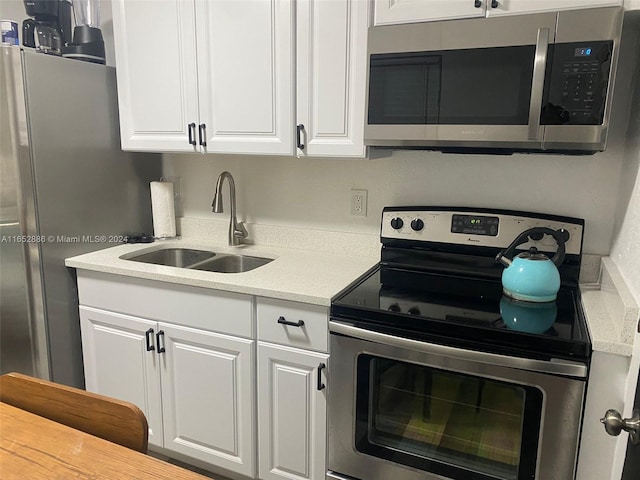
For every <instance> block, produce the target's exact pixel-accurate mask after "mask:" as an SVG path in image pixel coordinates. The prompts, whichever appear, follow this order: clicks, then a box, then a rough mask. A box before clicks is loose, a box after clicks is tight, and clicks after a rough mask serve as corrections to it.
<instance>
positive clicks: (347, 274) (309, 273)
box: [65, 239, 379, 306]
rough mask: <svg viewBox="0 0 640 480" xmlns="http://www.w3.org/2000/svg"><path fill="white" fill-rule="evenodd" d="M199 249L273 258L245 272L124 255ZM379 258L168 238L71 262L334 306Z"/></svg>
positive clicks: (68, 263) (105, 270)
mask: <svg viewBox="0 0 640 480" xmlns="http://www.w3.org/2000/svg"><path fill="white" fill-rule="evenodd" d="M171 247H180V248H193V249H200V250H213V251H215V252H217V253H221V254H222V253H233V254H242V255H251V256H257V257H267V258H273V259H274V260H273V261H272V262H270V263H268V264H266V265H263V266H261V267H258V268H256V269H254V270H251V271H248V272H243V273H216V272H207V271H200V270H190V269H186V268H177V267H168V266H163V265H154V264H150V263H142V262H136V261H132V260H125V259H122V258H121V257H122V256H125V257H128V256H131V255H135V254H142V253H147V252H151V251H154V250H159V249H162V248H171ZM378 260H379V257H378V256H375V257H373V256H353V255H349V256H346V255H338V254H334V253H326V252H319V251H308V250H296V249H290V248H282V247H271V246H257V245H241V246H239V247H228V246H226V245H221V244H216V243H210V242H204V241H201V240H186V239H185V240H165V241H161V242H155V243H152V244H131V245H118V246H115V247H111V248H107V249H104V250H98V251H95V252H91V253H87V254H84V255H78V256H76V257H71V258H68V259H66V261H65V265H66V266H67V267H73V268H77V269H84V270H91V271H94V272H103V273H110V274H116V275H124V276H128V277H136V278H142V279H147V280H156V281H161V282H170V283H176V284H181V285H191V286H194V287H204V288H211V289H216V290H224V291H228V292H236V293H246V294H249V295H257V296H263V297H270V298H278V299H283V300H291V301H297V302H303V303H309V304H314V305H323V306H330V305H331V299H332V298H333V297H334V296H335V295H336V294H338V293H339V292H340V291H341V290H343V289H344V288H345V287H346V286H348V285H349V284H350V283H351V282H353V281H354V280H355V279H357V278H358V277H359V276H360V275H362V274H363V273H365V272H366V271H367V270H369V269H370V268H372V267H373V266H374V265H376V264H377V263H378Z"/></svg>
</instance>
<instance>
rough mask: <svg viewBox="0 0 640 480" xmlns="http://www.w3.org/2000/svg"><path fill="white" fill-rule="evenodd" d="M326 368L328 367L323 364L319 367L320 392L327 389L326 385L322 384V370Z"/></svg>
mask: <svg viewBox="0 0 640 480" xmlns="http://www.w3.org/2000/svg"><path fill="white" fill-rule="evenodd" d="M326 367H327V365H326V364H324V363H321V364H320V365H318V391H320V390H324V389H325V387H326V385H325V384H324V383H322V370H323V369H324V368H326Z"/></svg>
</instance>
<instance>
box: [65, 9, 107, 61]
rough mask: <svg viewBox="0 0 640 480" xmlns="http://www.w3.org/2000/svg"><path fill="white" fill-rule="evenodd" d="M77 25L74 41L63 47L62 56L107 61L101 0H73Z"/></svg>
mask: <svg viewBox="0 0 640 480" xmlns="http://www.w3.org/2000/svg"><path fill="white" fill-rule="evenodd" d="M73 11H74V14H75V18H76V27H75V28H74V29H73V41H72V42H70V43H69V44H68V45H67V46H65V47H63V49H62V56H63V57H66V58H74V59H76V60H84V61H85V62H93V63H101V64H104V63H105V53H104V40H103V39H102V32H101V31H100V28H99V27H100V11H99V0H73Z"/></svg>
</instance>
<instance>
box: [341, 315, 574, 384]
mask: <svg viewBox="0 0 640 480" xmlns="http://www.w3.org/2000/svg"><path fill="white" fill-rule="evenodd" d="M329 331H331V332H332V333H338V334H340V335H346V336H348V337H353V338H357V339H360V340H368V341H370V342H375V343H381V344H384V345H389V346H392V347H398V348H406V349H409V350H415V351H418V352H423V353H428V354H433V355H440V356H443V357H449V358H456V359H458V360H464V361H470V362H476V363H486V364H489V365H498V366H502V367H508V368H516V369H518V370H527V371H531V372H541V373H550V374H554V375H564V376H567V377H577V378H586V376H587V366H586V365H584V364H582V363H579V362H572V361H569V360H562V359H556V358H552V359H551V360H549V361H546V360H535V359H530V358H520V357H512V356H509V355H499V354H496V353H488V352H478V351H476V350H464V349H461V348H455V347H449V346H446V345H437V344H434V343H428V342H421V341H418V340H411V339H409V338H402V337H396V336H394V335H388V334H386V333H379V332H374V331H371V330H366V329H364V328H359V327H354V326H353V325H348V324H345V323H341V322H336V321H335V320H331V321H330V322H329Z"/></svg>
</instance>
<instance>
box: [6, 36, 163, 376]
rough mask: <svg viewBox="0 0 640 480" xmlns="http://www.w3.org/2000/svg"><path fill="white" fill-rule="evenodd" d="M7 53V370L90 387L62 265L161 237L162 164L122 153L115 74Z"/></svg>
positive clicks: (72, 291) (67, 272)
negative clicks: (123, 239) (133, 236)
mask: <svg viewBox="0 0 640 480" xmlns="http://www.w3.org/2000/svg"><path fill="white" fill-rule="evenodd" d="M0 54H1V59H0V153H1V161H0V282H1V291H0V369H1V370H2V373H6V372H8V371H19V372H22V373H26V374H31V375H35V376H38V377H41V378H45V379H51V380H53V381H55V382H59V383H64V384H67V385H73V386H79V387H83V386H84V369H83V365H82V346H81V341H80V321H79V317H78V295H77V288H76V281H75V271H74V270H72V269H67V268H66V267H65V266H64V259H65V258H67V257H70V256H74V255H79V254H81V253H86V252H89V251H93V250H97V249H102V248H106V247H109V246H114V245H115V243H114V242H117V240H119V238H118V237H119V236H121V235H124V234H127V233H133V232H146V233H151V232H152V224H151V205H150V203H151V202H150V193H149V182H150V181H152V180H158V179H159V178H160V175H161V173H160V168H161V164H160V157H159V156H158V155H154V154H139V153H136V154H133V153H128V152H123V151H121V150H120V136H119V126H118V106H117V95H116V81H115V70H114V69H113V68H112V67H106V66H103V65H97V64H92V63H86V62H81V61H77V60H71V59H65V58H62V57H54V56H50V55H45V54H42V53H37V52H35V51H32V50H28V49H25V50H23V49H21V48H19V47H16V46H1V47H0ZM102 236H106V237H107V238H106V241H104V240H105V239H104V238H101V237H102ZM114 355H117V352H114Z"/></svg>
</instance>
